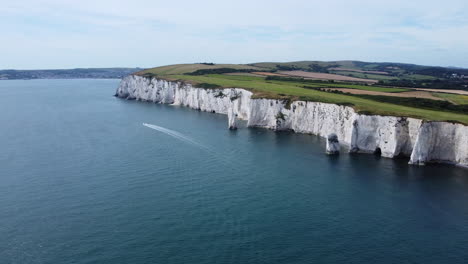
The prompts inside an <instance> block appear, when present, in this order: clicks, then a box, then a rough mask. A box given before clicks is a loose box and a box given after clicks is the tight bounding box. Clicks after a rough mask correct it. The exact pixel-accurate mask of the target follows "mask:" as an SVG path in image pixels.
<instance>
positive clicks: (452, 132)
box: [116, 75, 468, 166]
mask: <svg viewBox="0 0 468 264" xmlns="http://www.w3.org/2000/svg"><path fill="white" fill-rule="evenodd" d="M116 96H118V97H120V98H126V99H136V100H141V101H150V102H155V103H163V104H173V105H180V106H186V107H190V108H193V109H197V110H201V111H206V112H213V113H220V114H225V115H228V117H229V118H228V122H229V123H228V127H230V128H231V127H232V128H235V127H237V125H236V120H237V119H242V120H246V121H247V126H249V127H263V128H268V129H273V130H293V131H294V132H296V133H309V134H315V135H319V136H322V137H327V136H328V135H330V134H335V135H336V136H337V138H338V139H339V141H340V143H341V144H345V145H348V146H349V147H350V149H351V151H352V152H360V153H374V152H375V151H376V150H380V152H381V155H382V156H383V157H387V158H393V157H396V156H405V157H410V162H409V163H410V164H418V165H422V164H425V163H429V162H441V163H451V164H457V165H461V166H468V126H465V125H462V124H454V123H449V122H423V121H422V120H420V119H416V118H406V117H395V116H378V115H362V114H358V113H356V112H355V111H354V109H353V108H352V107H349V106H342V105H336V104H327V103H319V102H305V101H294V102H292V103H291V104H290V105H288V106H286V104H285V103H284V102H283V101H281V100H275V99H252V93H251V92H249V91H247V90H244V89H240V88H226V89H204V88H196V87H193V86H192V85H191V84H188V83H182V82H172V81H166V80H162V79H157V78H146V77H140V76H137V75H130V76H128V77H126V78H124V79H123V80H122V82H121V83H120V85H119V87H118V88H117V91H116Z"/></svg>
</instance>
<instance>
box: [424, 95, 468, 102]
mask: <svg viewBox="0 0 468 264" xmlns="http://www.w3.org/2000/svg"><path fill="white" fill-rule="evenodd" d="M432 95H434V96H436V97H439V98H443V99H446V100H448V101H450V102H452V103H454V104H458V105H468V95H461V94H449V93H432Z"/></svg>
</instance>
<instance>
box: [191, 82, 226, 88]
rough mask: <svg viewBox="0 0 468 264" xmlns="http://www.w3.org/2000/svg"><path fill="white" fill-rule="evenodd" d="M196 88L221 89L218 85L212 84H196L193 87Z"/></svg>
mask: <svg viewBox="0 0 468 264" xmlns="http://www.w3.org/2000/svg"><path fill="white" fill-rule="evenodd" d="M195 86H196V87H197V88H204V89H217V88H222V87H221V86H220V85H217V84H213V83H197V84H196V85H195Z"/></svg>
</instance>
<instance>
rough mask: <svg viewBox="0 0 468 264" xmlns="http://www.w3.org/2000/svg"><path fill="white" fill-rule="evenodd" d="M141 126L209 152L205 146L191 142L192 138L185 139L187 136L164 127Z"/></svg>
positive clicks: (145, 124)
mask: <svg viewBox="0 0 468 264" xmlns="http://www.w3.org/2000/svg"><path fill="white" fill-rule="evenodd" d="M143 125H144V126H145V127H148V128H151V129H154V130H156V131H159V132H162V133H164V134H166V135H169V136H171V137H173V138H176V139H178V140H180V141H183V142H185V143H188V144H191V145H194V146H197V147H199V148H202V149H204V150H207V151H210V149H209V148H208V147H207V146H205V145H203V144H201V143H199V142H197V141H195V140H193V139H192V138H190V137H187V136H185V135H183V134H181V133H179V132H177V131H174V130H171V129H167V128H164V127H160V126H157V125H152V124H147V123H143Z"/></svg>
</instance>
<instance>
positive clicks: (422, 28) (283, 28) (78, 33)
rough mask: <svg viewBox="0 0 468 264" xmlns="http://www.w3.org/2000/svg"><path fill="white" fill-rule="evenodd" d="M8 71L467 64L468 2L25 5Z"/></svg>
mask: <svg viewBox="0 0 468 264" xmlns="http://www.w3.org/2000/svg"><path fill="white" fill-rule="evenodd" d="M2 2H5V3H1V4H0V32H1V33H0V34H1V39H0V55H1V56H0V69H60V68H84V67H142V68H147V67H155V66H161V65H167V64H177V63H195V62H214V63H252V62H264V61H299V60H325V61H332V60H361V61H376V62H403V63H415V64H422V65H439V66H457V67H466V68H468V1H467V0H445V1H440V0H439V1H432V0H425V1H420V0H412V1H408V0H404V1H403V0H392V1H387V0H385V1H384V0H372V1H370V0H347V1H345V0H342V1H339V0H326V1H323V0H322V1H315V0H308V1H303V0H288V1H284V0H283V1H277V0H269V1H264V0H249V1H245V0H232V1H223V0H217V1H212V0H194V1H186V0H171V1H168V0H164V1H160V0H132V1H129V0H127V1H119V0H112V1H111V0H79V1H78V0H74V1H69V0H22V1H6V0H4V1H2Z"/></svg>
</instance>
